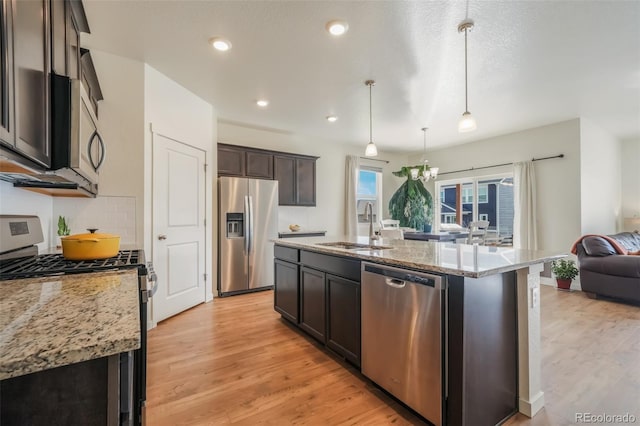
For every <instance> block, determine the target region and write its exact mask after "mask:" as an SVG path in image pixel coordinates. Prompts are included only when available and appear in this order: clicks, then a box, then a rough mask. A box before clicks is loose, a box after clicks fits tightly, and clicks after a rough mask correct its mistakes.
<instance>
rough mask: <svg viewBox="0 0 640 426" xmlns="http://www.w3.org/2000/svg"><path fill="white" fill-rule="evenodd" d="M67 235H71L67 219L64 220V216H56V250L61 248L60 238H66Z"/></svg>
mask: <svg viewBox="0 0 640 426" xmlns="http://www.w3.org/2000/svg"><path fill="white" fill-rule="evenodd" d="M69 234H71V229H69V225H68V224H67V219H65V217H64V216H58V240H57V241H56V248H60V247H62V244H61V242H60V238H61V237H66V236H67V235H69Z"/></svg>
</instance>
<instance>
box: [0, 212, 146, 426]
mask: <svg viewBox="0 0 640 426" xmlns="http://www.w3.org/2000/svg"><path fill="white" fill-rule="evenodd" d="M42 241H43V235H42V227H41V224H40V219H39V218H38V217H37V216H16V215H0V280H14V279H20V278H32V277H44V276H50V275H62V274H79V273H91V272H102V271H112V270H123V269H136V270H137V273H138V284H139V292H138V297H139V303H140V349H137V350H135V351H133V354H132V356H131V355H130V354H129V355H127V354H121V356H120V368H119V369H118V370H117V371H119V374H120V379H119V380H118V382H119V383H120V390H119V392H118V394H119V401H118V404H117V405H118V406H119V409H120V414H119V418H120V422H119V424H121V425H131V424H133V425H140V424H144V419H143V407H144V404H145V401H146V397H147V390H146V374H147V313H148V311H147V306H148V302H149V299H151V298H152V297H153V295H154V293H155V291H156V289H157V285H156V274H155V272H154V270H153V265H152V264H151V262H148V263H147V262H146V261H145V257H144V251H143V250H121V251H120V252H119V253H118V255H117V256H114V257H112V258H109V259H101V260H91V261H70V260H66V259H64V257H63V256H62V254H59V253H54V254H38V248H37V246H36V244H38V243H40V242H42Z"/></svg>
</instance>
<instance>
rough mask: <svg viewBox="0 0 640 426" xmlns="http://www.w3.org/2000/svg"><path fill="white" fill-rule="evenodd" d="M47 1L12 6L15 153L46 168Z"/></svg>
mask: <svg viewBox="0 0 640 426" xmlns="http://www.w3.org/2000/svg"><path fill="white" fill-rule="evenodd" d="M48 3H49V1H48V0H34V1H16V2H13V8H14V10H13V25H14V26H13V48H14V79H15V88H14V89H15V114H16V145H15V146H16V149H17V150H18V151H20V152H22V153H23V154H25V155H26V156H27V157H29V158H31V159H33V160H35V161H37V162H39V163H41V164H42V165H45V166H47V167H49V166H50V165H51V156H50V149H49V130H48V129H49V126H48V124H49V120H48V111H49V106H48V105H49V54H48V52H49V37H47V31H48V29H49V25H48V24H49V22H48V16H49V8H48Z"/></svg>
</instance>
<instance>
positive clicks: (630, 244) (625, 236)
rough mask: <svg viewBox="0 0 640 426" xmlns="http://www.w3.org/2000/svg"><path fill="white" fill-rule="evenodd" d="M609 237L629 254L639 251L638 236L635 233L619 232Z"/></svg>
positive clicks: (639, 242) (639, 241) (639, 238)
mask: <svg viewBox="0 0 640 426" xmlns="http://www.w3.org/2000/svg"><path fill="white" fill-rule="evenodd" d="M609 236H610V237H611V238H613V239H614V240H616V241H617V242H618V243H620V245H621V246H622V247H624V248H626V249H627V250H629V251H630V252H637V251H638V250H640V234H639V233H637V232H620V233H619V234H614V235H609Z"/></svg>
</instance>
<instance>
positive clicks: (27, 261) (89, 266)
mask: <svg viewBox="0 0 640 426" xmlns="http://www.w3.org/2000/svg"><path fill="white" fill-rule="evenodd" d="M141 253H142V252H141V251H140V250H121V251H120V252H118V254H117V255H116V256H114V257H110V258H108V259H99V260H67V259H65V258H64V257H63V256H62V255H61V254H41V255H39V256H35V257H25V258H19V259H11V260H9V261H7V262H4V263H2V264H0V280H13V279H19V278H33V277H44V276H50V275H64V274H82V273H87V272H100V271H107V270H111V269H128V268H144V267H145V265H144V258H143V255H141Z"/></svg>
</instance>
